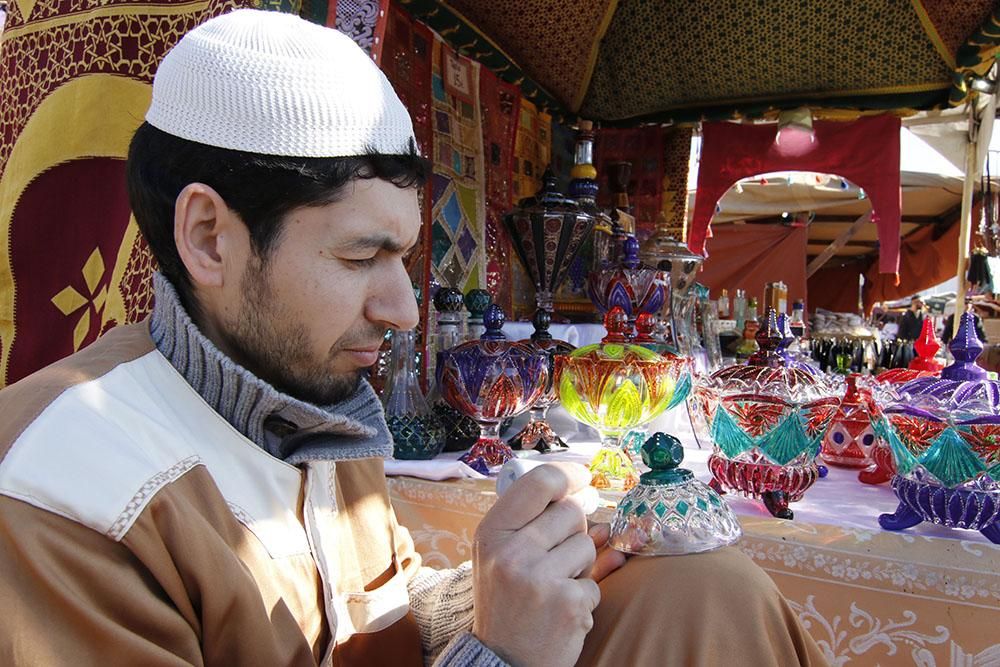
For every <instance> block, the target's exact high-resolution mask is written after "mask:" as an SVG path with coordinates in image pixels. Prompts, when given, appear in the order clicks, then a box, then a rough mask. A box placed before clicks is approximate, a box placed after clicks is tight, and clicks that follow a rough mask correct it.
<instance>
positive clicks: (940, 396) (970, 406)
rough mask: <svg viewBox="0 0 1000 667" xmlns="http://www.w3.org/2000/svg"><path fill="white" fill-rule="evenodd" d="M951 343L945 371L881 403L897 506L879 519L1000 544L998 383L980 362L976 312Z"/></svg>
mask: <svg viewBox="0 0 1000 667" xmlns="http://www.w3.org/2000/svg"><path fill="white" fill-rule="evenodd" d="M948 347H949V349H950V350H951V353H952V356H953V357H954V358H955V361H954V363H952V364H951V365H950V366H948V367H946V368H945V369H944V370H942V371H941V377H940V378H937V377H923V378H918V379H916V380H912V381H910V382H907V383H906V384H904V385H902V386H901V387H899V388H898V395H899V398H898V400H896V401H893V402H890V403H889V404H888V405H886V406H885V408H884V412H885V419H884V420H882V422H881V425H880V426H881V428H882V431H883V432H882V435H883V436H884V437H885V438H886V440H888V442H889V447H890V448H891V450H892V455H893V458H894V460H895V464H896V474H895V475H894V476H893V478H892V489H893V491H894V492H895V493H896V497H897V498H898V499H899V506H898V507H897V508H896V511H895V512H893V513H892V514H883V515H881V516H880V517H879V519H878V522H879V524H880V525H881V526H882V527H883V528H885V529H887V530H903V529H905V528H909V527H911V526H915V525H917V524H918V523H920V522H922V521H929V522H931V523H937V524H941V525H944V526H949V527H953V528H964V529H968V530H978V531H979V532H980V533H982V534H983V536H985V537H986V538H987V539H988V540H990V541H991V542H994V543H996V544H1000V382H998V381H996V380H989V379H987V374H986V371H985V370H983V369H982V368H980V367H979V366H977V365H976V363H975V360H976V358H977V357H978V356H979V354H980V353H981V352H982V350H983V345H982V343H981V342H980V341H979V338H978V337H977V336H976V329H975V323H974V319H973V316H972V315H971V314H969V313H963V314H962V320H961V324H960V326H959V329H958V333H957V334H956V336H955V339H954V340H953V341H951V344H950V345H949V346H948Z"/></svg>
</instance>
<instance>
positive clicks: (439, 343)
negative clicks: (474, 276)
mask: <svg viewBox="0 0 1000 667" xmlns="http://www.w3.org/2000/svg"><path fill="white" fill-rule="evenodd" d="M463 304H464V299H463V297H462V292H461V291H459V290H457V289H455V288H453V287H442V288H441V289H439V290H438V291H437V292H436V293H435V294H434V308H435V310H436V311H437V320H438V330H437V336H436V337H435V339H434V357H433V358H434V359H435V360H436V362H435V363H440V362H439V359H440V356H439V353H440V352H441V351H442V350H450V349H451V348H453V347H455V346H457V345H460V344H461V343H463V342H464V338H463V336H462V305H463ZM487 305H489V304H487ZM484 310H485V307H484ZM436 368H437V366H436V365H435V370H436ZM436 376H437V373H436V372H435V374H434V377H436ZM427 401H428V402H429V403H430V404H431V409H432V410H433V411H434V414H436V415H437V417H438V420H439V421H440V422H441V426H442V427H443V428H444V433H445V438H444V451H446V452H463V451H465V450H466V449H468V448H470V447H472V445H474V444H476V440H478V439H479V424H477V423H476V422H475V421H473V420H472V418H470V417H468V416H467V415H464V414H462V413H461V412H459V411H458V410H456V409H455V408H453V407H451V406H450V405H448V402H447V401H445V400H444V396H442V395H441V385H440V384H438V382H437V380H435V381H434V386H433V387H432V388H431V391H430V393H429V394H428V395H427Z"/></svg>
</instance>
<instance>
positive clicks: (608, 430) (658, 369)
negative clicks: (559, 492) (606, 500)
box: [556, 307, 675, 491]
mask: <svg viewBox="0 0 1000 667" xmlns="http://www.w3.org/2000/svg"><path fill="white" fill-rule="evenodd" d="M604 326H605V328H606V329H607V330H608V335H607V336H606V337H605V338H604V341H603V342H601V343H600V344H597V345H587V346H585V347H581V348H578V349H577V350H576V351H574V352H572V353H571V354H568V355H563V356H560V357H558V358H557V359H556V375H557V382H558V383H559V398H560V400H561V401H562V404H563V407H564V408H565V409H566V411H567V412H569V414H570V415H571V416H572V417H573V418H574V419H576V420H577V421H580V422H582V423H584V424H587V425H588V426H591V427H593V428H595V429H597V432H598V433H600V435H601V449H600V451H598V453H597V454H596V455H595V456H594V459H593V460H592V461H591V463H590V473H591V484H592V485H593V486H595V487H597V488H599V489H610V490H614V491H627V490H629V489H631V488H632V487H633V486H635V485H636V483H637V482H638V481H639V473H638V471H637V470H636V468H635V464H634V463H633V462H632V458H631V457H630V456H629V454H628V453H627V452H626V451H625V450H624V448H623V443H622V440H623V436H624V435H625V434H626V433H628V432H629V431H631V430H633V429H635V428H638V427H640V426H642V425H644V424H647V423H648V422H650V421H651V420H653V419H655V418H656V417H657V416H659V415H660V414H661V413H663V411H664V410H666V409H667V406H668V405H670V402H671V399H672V398H673V395H674V389H675V383H674V380H673V379H672V378H671V376H670V367H671V364H672V362H671V361H670V360H669V359H666V358H664V357H661V356H660V355H658V354H656V353H655V352H653V351H651V350H647V349H646V348H644V347H641V346H639V345H634V344H631V343H629V342H627V341H628V340H629V338H630V335H629V331H630V329H631V327H630V325H629V324H628V319H627V317H626V316H625V313H624V311H623V310H622V309H621V308H617V307H616V308H612V309H611V311H610V312H609V313H608V314H607V315H606V316H605V324H604Z"/></svg>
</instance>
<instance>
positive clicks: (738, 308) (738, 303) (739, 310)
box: [733, 289, 747, 331]
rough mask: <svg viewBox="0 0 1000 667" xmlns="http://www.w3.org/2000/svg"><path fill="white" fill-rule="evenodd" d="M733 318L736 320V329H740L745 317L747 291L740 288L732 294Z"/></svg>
mask: <svg viewBox="0 0 1000 667" xmlns="http://www.w3.org/2000/svg"><path fill="white" fill-rule="evenodd" d="M733 319H734V320H736V330H737V331H742V330H743V323H744V322H746V319H747V293H746V292H744V291H743V290H741V289H738V290H736V294H735V295H734V296H733Z"/></svg>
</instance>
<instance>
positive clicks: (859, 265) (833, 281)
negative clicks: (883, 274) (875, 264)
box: [806, 261, 893, 313]
mask: <svg viewBox="0 0 1000 667" xmlns="http://www.w3.org/2000/svg"><path fill="white" fill-rule="evenodd" d="M871 265H872V263H871V262H870V261H857V262H852V263H850V264H845V265H844V266H837V265H835V264H832V263H831V264H829V265H827V266H824V267H823V268H821V269H820V270H819V271H817V272H816V273H814V274H812V275H811V276H810V277H809V302H808V303H807V304H806V307H807V308H808V309H809V310H810V311H813V310H815V309H816V308H825V309H826V310H832V311H834V312H836V313H856V312H858V285H859V283H860V280H859V279H860V277H861V275H862V274H864V273H865V272H866V271H868V270H869V267H871ZM876 275H878V274H876ZM888 282H890V283H891V282H893V280H892V277H891V276H890V277H888Z"/></svg>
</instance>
